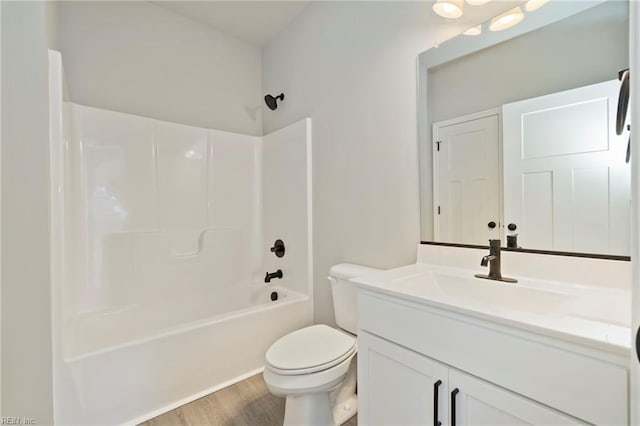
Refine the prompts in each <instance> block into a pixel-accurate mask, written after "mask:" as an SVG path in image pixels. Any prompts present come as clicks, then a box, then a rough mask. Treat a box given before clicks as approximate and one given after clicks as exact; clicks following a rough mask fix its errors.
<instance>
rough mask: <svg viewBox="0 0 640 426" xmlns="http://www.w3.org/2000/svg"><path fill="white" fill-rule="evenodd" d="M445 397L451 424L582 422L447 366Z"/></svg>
mask: <svg viewBox="0 0 640 426" xmlns="http://www.w3.org/2000/svg"><path fill="white" fill-rule="evenodd" d="M456 389H457V390H458V392H457V393H456V395H455V397H454V396H452V393H453V392H455V390H456ZM447 397H448V398H449V402H450V406H451V413H450V420H451V422H450V425H451V426H463V425H464V426H466V425H487V426H489V425H490V426H499V425H509V426H512V425H580V424H585V423H581V422H579V421H578V420H576V419H574V418H572V417H569V416H566V415H564V414H562V413H560V412H558V411H556V410H553V409H551V408H548V407H545V406H543V405H540V404H538V403H536V402H534V401H531V400H529V399H527V398H525V397H522V396H520V395H517V394H515V393H512V392H509V391H507V390H505V389H502V388H500V387H498V386H496V385H493V384H490V383H488V382H485V381H483V380H480V379H477V378H475V377H472V376H469V375H467V374H465V373H462V372H460V371H458V370H455V369H453V368H450V369H449V394H448V395H447ZM454 398H455V403H454V401H453V399H454ZM454 406H455V407H454ZM454 408H455V415H454Z"/></svg>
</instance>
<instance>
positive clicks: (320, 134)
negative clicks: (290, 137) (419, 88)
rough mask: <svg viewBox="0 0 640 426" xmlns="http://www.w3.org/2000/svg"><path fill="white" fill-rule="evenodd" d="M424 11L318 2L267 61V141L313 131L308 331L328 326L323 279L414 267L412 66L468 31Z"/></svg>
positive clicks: (409, 6)
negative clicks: (296, 124) (296, 127)
mask: <svg viewBox="0 0 640 426" xmlns="http://www.w3.org/2000/svg"><path fill="white" fill-rule="evenodd" d="M430 7H431V4H430V3H427V2H314V3H312V4H311V5H309V6H308V7H307V8H306V9H305V11H303V12H302V14H301V15H300V16H299V17H298V18H297V19H296V20H295V21H293V22H292V23H291V24H290V25H289V26H288V27H287V28H286V29H285V30H283V31H282V32H281V33H280V34H279V35H278V37H277V38H276V39H275V40H273V41H272V42H271V43H269V44H268V45H267V46H265V48H264V51H263V62H262V67H263V88H264V92H265V93H274V94H277V93H280V92H284V93H285V94H286V99H285V101H284V102H281V103H280V105H281V106H280V107H279V108H278V109H277V110H276V111H270V110H266V109H265V110H264V112H263V119H264V129H265V133H268V132H270V131H273V130H274V129H277V128H280V127H283V126H285V125H286V124H288V123H291V122H293V121H295V120H298V119H300V118H302V117H306V116H308V117H311V118H312V120H313V217H314V224H313V234H314V247H313V250H314V297H315V303H314V304H315V320H316V321H317V322H323V323H333V308H332V303H331V293H330V289H329V284H328V282H327V275H328V273H329V267H330V266H331V265H332V264H335V263H339V262H354V263H361V264H364V265H370V266H376V267H381V268H390V267H394V266H398V265H401V264H406V263H410V262H413V261H414V260H415V244H416V243H417V241H418V237H419V223H418V165H417V161H418V160H417V158H418V157H417V142H416V137H417V136H416V56H417V54H418V53H419V52H421V51H423V50H426V49H427V48H429V47H431V45H432V44H433V42H434V40H439V41H441V40H443V39H445V38H446V37H447V36H451V35H453V34H455V33H457V32H458V31H459V30H460V29H461V28H462V27H464V26H467V27H468V26H470V25H469V23H468V22H466V23H465V22H462V23H450V22H447V23H445V21H444V20H442V19H440V18H437V17H435V15H434V14H433V12H432V11H431V9H430Z"/></svg>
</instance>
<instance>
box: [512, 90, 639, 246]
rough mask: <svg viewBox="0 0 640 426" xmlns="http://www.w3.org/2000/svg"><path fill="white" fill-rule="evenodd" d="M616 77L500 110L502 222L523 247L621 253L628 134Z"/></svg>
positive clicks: (626, 226)
mask: <svg viewBox="0 0 640 426" xmlns="http://www.w3.org/2000/svg"><path fill="white" fill-rule="evenodd" d="M618 86H619V83H618V82H617V81H616V80H612V81H608V82H604V83H598V84H594V85H591V86H585V87H581V88H578V89H573V90H568V91H565V92H559V93H554V94H551V95H546V96H541V97H538V98H533V99H527V100H523V101H519V102H514V103H511V104H507V105H504V106H503V160H504V163H503V169H504V209H505V213H504V218H505V222H506V223H515V224H516V225H517V233H518V235H519V236H518V242H519V245H521V246H522V247H524V248H531V249H542V250H561V251H576V252H587V253H606V254H619V255H625V254H628V253H629V247H630V245H629V244H630V241H629V238H630V237H629V235H630V220H631V216H630V201H631V191H630V167H629V164H626V163H625V152H626V146H627V140H628V133H626V132H625V134H623V135H622V136H617V135H616V134H615V113H616V103H617V97H618Z"/></svg>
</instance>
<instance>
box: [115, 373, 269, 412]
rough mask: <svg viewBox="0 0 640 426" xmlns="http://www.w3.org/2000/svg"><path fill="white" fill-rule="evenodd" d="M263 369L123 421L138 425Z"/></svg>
mask: <svg viewBox="0 0 640 426" xmlns="http://www.w3.org/2000/svg"><path fill="white" fill-rule="evenodd" d="M263 370H264V367H260V368H256V369H255V370H252V371H250V372H248V373H246V374H242V375H240V376H238V377H234V378H233V379H231V380H227V381H226V382H222V383H220V384H218V385H215V386H213V387H210V388H208V389H205V390H203V391H200V392H196V393H194V394H193V395H190V396H188V397H186V398H182V399H180V400H178V401H176V402H172V403H171V404H168V405H165V406H164V407H162V408H159V409H157V410H153V411H151V412H149V413H147V414H143V415H142V416H138V417H136V418H134V419H131V420H129V421H126V422H124V423H123V425H138V424H140V423H143V422H146V421H147V420H150V419H152V418H154V417H157V416H159V415H161V414H164V413H166V412H169V411H171V410H175V409H176V408H178V407H181V406H183V405H185V404H188V403H190V402H193V401H195V400H196V399H200V398H202V397H204V396H207V395H209V394H212V393H214V392H217V391H219V390H221V389H224V388H226V387H228V386H231V385H234V384H236V383H238V382H241V381H243V380H245V379H248V378H249V377H251V376H255V375H256V374H260V373H262V371H263Z"/></svg>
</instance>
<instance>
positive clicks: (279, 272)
mask: <svg viewBox="0 0 640 426" xmlns="http://www.w3.org/2000/svg"><path fill="white" fill-rule="evenodd" d="M274 278H282V269H278V270H277V271H275V272H267V275H265V276H264V282H265V283H270V282H271V280H272V279H274Z"/></svg>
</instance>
